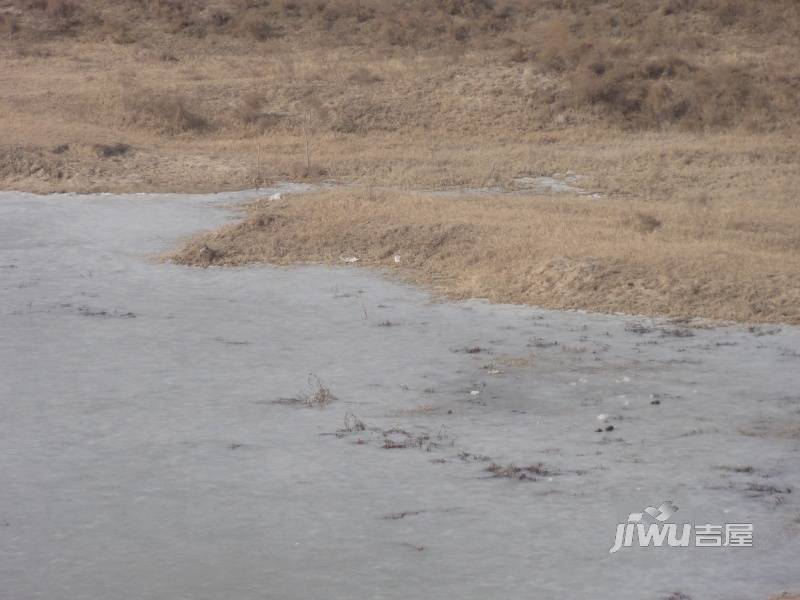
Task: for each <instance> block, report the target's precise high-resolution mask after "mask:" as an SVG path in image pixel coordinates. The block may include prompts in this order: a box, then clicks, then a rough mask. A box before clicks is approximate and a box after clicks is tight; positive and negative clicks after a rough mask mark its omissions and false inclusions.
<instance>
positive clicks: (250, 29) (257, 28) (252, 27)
mask: <svg viewBox="0 0 800 600" xmlns="http://www.w3.org/2000/svg"><path fill="white" fill-rule="evenodd" d="M242 27H243V29H244V31H246V32H247V33H248V34H249V35H250V36H251V37H253V38H255V39H256V40H258V41H260V42H264V41H266V40H268V39H271V38H273V37H276V36H277V30H276V29H275V27H273V25H272V23H271V22H270V20H269V19H268V18H267V17H266V16H265V15H258V14H251V15H247V16H246V17H245V18H244V20H243V22H242Z"/></svg>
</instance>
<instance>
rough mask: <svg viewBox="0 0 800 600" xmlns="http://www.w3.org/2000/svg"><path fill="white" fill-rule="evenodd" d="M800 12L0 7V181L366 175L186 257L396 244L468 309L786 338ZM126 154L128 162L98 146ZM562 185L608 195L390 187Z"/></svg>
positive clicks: (596, 7) (319, 256)
mask: <svg viewBox="0 0 800 600" xmlns="http://www.w3.org/2000/svg"><path fill="white" fill-rule="evenodd" d="M799 13H800V5H798V4H797V2H794V1H793V0H765V1H764V2H759V3H752V2H742V1H741V0H658V1H653V2H646V1H644V0H595V1H592V2H573V1H561V0H541V1H537V2H524V1H522V0H503V1H501V0H436V1H434V2H428V1H424V0H407V1H404V2H401V3H395V2H388V1H387V0H358V1H356V0H314V1H313V2H312V1H311V0H293V1H291V2H290V1H288V0H285V1H284V0H273V1H271V2H251V1H247V2H245V1H243V0H242V1H240V0H222V1H219V2H217V1H215V2H210V1H206V0H197V1H194V2H184V1H182V0H181V1H178V0H146V1H145V0H119V1H118V2H113V3H107V2H100V1H99V0H85V1H83V2H75V1H70V0H8V1H7V2H5V3H4V4H2V5H0V17H1V18H0V56H2V61H3V69H2V70H1V71H0V140H2V144H0V186H2V187H4V188H11V189H25V190H32V191H42V192H52V191H157V190H165V191H181V192H187V191H212V190H213V191H219V190H220V189H234V188H242V187H250V186H252V185H253V184H254V182H255V184H256V185H261V184H264V183H266V182H269V181H271V180H285V179H311V180H315V179H321V178H330V179H335V180H339V181H348V182H355V183H359V184H361V185H363V186H364V190H365V191H364V193H361V192H358V193H356V194H354V195H353V197H352V200H347V199H346V198H344V197H337V196H336V195H335V194H332V195H331V196H330V197H328V198H327V199H324V198H323V200H322V206H323V211H322V213H323V214H326V215H328V216H330V220H329V222H328V223H327V224H326V223H321V222H317V221H319V219H314V218H313V217H308V218H307V217H306V216H304V215H302V214H301V213H299V212H293V211H292V210H288V209H287V210H286V211H279V210H276V211H272V212H268V213H266V212H265V213H264V214H263V215H261V217H262V218H263V219H264V224H263V225H259V224H258V223H259V222H258V221H252V222H248V223H246V224H243V225H242V226H241V227H240V228H239V229H234V230H229V231H226V232H225V233H223V234H222V235H221V237H219V238H216V237H209V238H207V239H205V240H204V241H203V244H202V245H196V244H195V245H192V246H190V248H188V249H187V251H186V252H185V253H182V254H181V256H180V257H179V259H180V260H182V261H184V262H187V263H191V264H204V265H212V264H223V265H224V264H241V263H244V262H252V261H271V262H278V263H281V264H288V263H290V262H296V261H322V262H326V261H329V260H330V261H334V260H335V257H334V255H335V256H337V257H338V255H339V253H341V251H346V252H348V253H349V254H348V255H351V254H354V253H358V255H359V256H362V261H361V262H359V264H370V265H381V266H383V265H384V264H386V262H388V261H387V256H388V255H387V256H385V255H384V254H385V253H386V252H392V251H394V252H397V253H398V254H402V256H403V259H402V264H400V265H398V266H393V265H391V264H389V265H388V266H389V267H390V268H392V269H395V270H396V271H398V272H399V273H400V274H402V276H403V277H406V278H408V279H410V280H412V281H417V282H421V283H433V284H434V285H435V287H436V288H437V289H439V290H441V291H444V292H447V293H448V294H451V295H453V296H454V297H466V296H470V295H478V296H484V297H488V298H490V299H493V300H502V301H513V302H530V303H535V304H541V305H545V306H553V307H558V308H579V307H580V308H594V309H598V310H621V311H624V312H629V313H666V314H681V315H683V314H692V313H694V314H701V315H704V316H719V317H724V318H736V319H752V320H756V321H770V320H788V321H794V320H796V319H797V315H796V309H795V308H794V307H795V306H797V303H796V295H797V292H796V291H795V290H796V287H793V286H796V284H797V282H796V276H795V274H794V273H796V272H797V271H796V270H795V271H792V269H795V265H796V264H797V262H796V261H797V259H796V256H797V255H796V252H797V248H798V240H797V235H796V233H794V232H796V231H797V229H796V227H795V226H796V223H797V210H798V209H797V207H796V206H795V205H794V204H793V203H792V202H791V199H792V198H793V197H794V196H795V195H796V190H797V189H798V184H800V169H799V168H798V155H800V145H798V142H797V139H798V136H797V130H798V124H799V123H798V119H800V104H799V103H800V67H799V66H798V65H800V41H798V40H800V14H799ZM115 144H119V145H120V147H122V146H129V147H130V150H128V151H126V152H113V154H112V156H107V155H106V154H105V150H101V148H102V147H106V146H108V147H113V146H114V145H115ZM54 147H59V148H62V147H63V148H64V150H62V151H59V152H53V151H52V150H53V148H54ZM134 149H135V150H134ZM98 153H99V154H100V156H98ZM569 171H574V172H576V173H578V174H579V175H580V177H579V178H578V179H577V180H576V181H575V183H574V186H575V187H581V188H583V189H584V190H587V191H590V192H598V193H599V194H602V198H599V197H598V198H595V199H589V198H584V199H582V200H581V199H579V198H576V197H574V194H573V193H572V192H570V191H569V190H568V191H566V192H563V193H561V194H560V195H559V196H558V198H557V199H555V198H553V197H551V198H547V199H545V198H537V199H534V200H533V201H528V200H522V199H511V198H481V199H471V200H470V199H467V198H464V199H454V198H442V197H438V196H427V197H426V196H415V195H413V194H400V193H398V194H387V193H385V192H384V191H382V189H381V186H394V187H402V188H418V189H419V188H448V189H451V188H453V187H455V186H475V187H493V188H497V189H516V188H515V182H518V181H519V180H521V179H526V178H527V179H528V180H535V179H536V178H548V177H551V178H555V179H558V177H557V174H559V173H560V174H564V173H567V172H569ZM569 181H570V182H572V179H570V180H569ZM570 185H572V183H570ZM368 190H372V191H371V192H370V191H368ZM370 198H374V199H375V201H374V202H372V201H370ZM348 202H351V204H348ZM395 202H397V203H398V205H399V206H402V207H403V211H406V212H401V211H400V210H397V211H394V210H391V205H392V204H393V203H395ZM595 204H596V205H597V206H599V207H602V208H597V207H596V206H595ZM300 206H303V207H306V208H309V204H308V203H306V202H305V201H303V202H301V203H300ZM345 207H348V210H351V211H355V212H351V213H349V214H348V213H346V212H343V209H344V208H345ZM409 210H411V211H413V212H412V213H408V212H407V211H409ZM455 210H459V211H463V214H464V215H469V218H463V217H461V216H459V215H456V214H455V212H454V211H455ZM326 211H328V212H326ZM345 214H348V218H347V219H345V218H343V217H344V215H345ZM416 215H419V217H418V218H417V217H416ZM412 216H414V218H411V217H412ZM349 217H352V219H351V218H349ZM269 219H273V220H272V221H269ZM525 219H536V220H535V221H532V222H526V221H525ZM353 223H357V224H358V228H360V229H357V228H356V227H355V226H352V224H353ZM390 224H391V225H390ZM336 228H339V230H337V229H336ZM504 228H505V229H507V230H508V231H509V232H510V234H509V235H503V233H502V232H503V230H504ZM234 235H236V236H239V237H240V239H239V240H238V241H237V242H233V241H232V238H233V236H234ZM289 235H294V236H296V237H294V238H291V239H290V238H289V237H288V236H289ZM297 236H299V237H297ZM343 241H347V243H346V244H343V243H342V242H343ZM342 246H347V248H346V250H345V249H343V248H342ZM735 265H740V268H738V269H737V268H734V266H735Z"/></svg>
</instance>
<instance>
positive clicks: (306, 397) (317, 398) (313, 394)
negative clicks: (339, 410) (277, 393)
mask: <svg viewBox="0 0 800 600" xmlns="http://www.w3.org/2000/svg"><path fill="white" fill-rule="evenodd" d="M336 400H338V398H337V397H336V396H334V395H333V392H331V390H330V388H328V386H326V385H325V384H324V383H323V382H322V380H321V379H320V378H319V377H318V376H317V375H315V374H314V373H309V375H308V390H307V391H304V392H300V393H299V394H297V395H296V396H292V397H291V398H279V399H278V400H276V401H275V403H276V404H286V405H290V406H305V407H307V408H325V407H326V406H328V405H329V404H330V403H331V402H335V401H336ZM345 424H347V417H345Z"/></svg>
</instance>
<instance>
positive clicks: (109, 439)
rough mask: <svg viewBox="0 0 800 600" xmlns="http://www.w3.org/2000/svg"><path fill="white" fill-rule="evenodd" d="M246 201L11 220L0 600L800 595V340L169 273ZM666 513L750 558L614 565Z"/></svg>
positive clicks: (657, 558) (346, 284) (0, 245)
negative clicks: (165, 256) (312, 402)
mask: <svg viewBox="0 0 800 600" xmlns="http://www.w3.org/2000/svg"><path fill="white" fill-rule="evenodd" d="M270 192H271V191H268V192H266V193H270ZM252 195H253V193H249V194H248V193H244V194H227V195H217V196H177V195H127V196H112V195H100V196H73V195H66V196H49V197H41V196H34V195H28V194H20V193H1V194H0V597H1V598H3V599H4V600H5V599H8V600H26V599H30V598H46V599H69V600H81V599H92V600H101V599H102V600H109V599H112V600H113V599H130V598H141V599H154V600H155V599H159V600H161V599H166V598H169V599H180V598H183V599H209V600H212V599H221V598H224V599H226V600H244V599H251V598H252V599H273V598H274V599H298V600H299V599H304V600H305V599H314V598H320V599H322V598H325V599H342V600H352V599H357V598H370V599H373V598H392V599H394V598H397V599H404V600H405V599H407V598H424V599H439V598H442V599H445V598H447V599H449V598H458V599H480V600H485V599H486V598H502V599H529V598H592V599H609V600H611V599H614V600H624V599H637V600H638V599H650V598H653V599H658V598H666V597H668V596H669V595H670V594H673V593H676V592H680V593H683V594H686V595H688V596H690V597H691V598H693V599H694V600H698V599H703V598H710V599H717V598H719V599H723V598H724V599H726V600H731V599H753V598H763V599H766V598H767V597H768V596H769V595H771V594H775V593H778V592H781V591H784V590H789V591H791V590H800V502H798V497H799V496H800V491H798V490H797V489H796V488H797V485H798V479H800V330H798V329H797V328H791V327H785V326H775V327H767V326H762V327H758V328H754V329H753V330H752V331H751V330H749V329H748V328H747V327H745V326H737V327H717V328H709V329H701V328H689V327H686V326H684V325H681V324H676V323H669V322H666V321H653V320H650V319H642V318H634V317H620V316H600V315H590V314H581V313H562V312H554V311H545V310H537V309H532V308H524V307H509V306H497V305H489V304H486V303H482V302H477V301H474V302H464V303H441V302H434V301H432V300H431V299H430V298H429V297H428V296H427V295H426V294H425V293H423V292H421V291H419V290H416V289H414V288H411V287H407V286H404V285H400V284H397V283H393V282H390V281H387V280H386V279H385V278H382V277H381V276H380V275H378V274H375V273H371V272H369V271H366V270H361V269H358V268H357V267H352V266H343V267H340V268H322V267H303V268H294V269H278V268H272V267H266V266H265V267H252V268H241V269H206V270H203V269H197V268H186V267H181V266H176V265H172V264H163V263H158V262H154V261H152V260H151V257H152V256H153V255H154V254H157V253H159V252H162V251H164V250H166V249H168V248H170V247H172V246H173V245H174V244H175V243H176V242H177V240H179V239H180V238H181V237H182V236H186V235H189V234H191V233H193V232H196V231H198V230H202V229H204V228H209V227H214V226H217V225H219V224H221V223H224V222H226V221H228V220H230V219H232V218H235V215H234V214H233V213H232V212H231V211H230V210H229V208H227V205H228V204H229V203H231V202H235V201H237V200H240V199H244V198H246V197H248V196H252ZM310 373H314V374H315V375H316V376H317V377H319V378H320V379H321V380H322V381H323V382H324V384H325V385H326V386H328V387H329V388H330V390H331V392H332V393H333V394H335V396H336V397H337V400H335V401H333V402H331V403H330V404H329V405H327V406H326V407H323V408H308V407H305V406H303V405H302V404H297V403H296V402H295V401H294V400H293V399H297V398H298V397H302V394H303V393H306V392H309V391H313V390H310V388H309V384H308V382H307V380H308V378H309V374H310ZM312 383H313V381H312ZM348 413H351V414H353V415H355V416H356V417H357V419H358V420H359V421H360V422H361V423H363V425H364V429H363V430H360V427H359V425H358V423H357V422H356V421H355V420H354V419H353V418H352V417H347V421H348V424H349V429H350V430H351V431H346V430H344V429H345V420H346V415H348ZM598 417H600V418H598ZM611 426H613V430H609V431H606V429H607V428H609V427H611ZM597 429H600V430H601V431H599V432H598V431H596V430H597ZM492 462H494V463H496V464H499V465H503V466H507V465H509V464H514V465H517V466H519V467H527V466H529V465H539V463H541V467H539V468H538V469H533V470H529V471H524V473H525V474H526V477H525V479H522V480H520V479H518V478H512V477H495V476H493V473H492V472H491V471H488V470H487V467H489V465H490V464H491V463H492ZM665 500H672V501H673V502H674V503H675V504H676V505H677V506H679V510H678V512H677V513H676V514H675V515H673V517H672V518H671V521H674V522H676V523H692V524H724V523H752V524H753V528H754V538H753V541H754V546H753V547H752V548H747V547H744V548H736V547H725V548H697V547H685V548H684V547H660V548H653V547H647V548H640V547H632V548H623V549H621V550H620V551H619V552H616V553H614V554H612V553H610V552H609V549H610V548H611V546H612V544H613V542H614V535H615V529H616V526H617V524H618V523H621V522H625V521H626V519H627V518H628V514H629V513H631V512H641V511H642V510H643V509H644V508H645V507H646V506H659V505H660V504H661V503H662V502H663V501H665Z"/></svg>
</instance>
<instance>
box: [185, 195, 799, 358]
mask: <svg viewBox="0 0 800 600" xmlns="http://www.w3.org/2000/svg"><path fill="white" fill-rule="evenodd" d="M637 212H644V213H646V214H648V215H649V214H652V215H654V216H653V218H654V219H657V220H658V221H659V222H660V223H661V225H660V226H659V227H658V228H656V229H654V230H653V231H649V232H642V231H641V229H640V228H639V227H638V226H637V227H631V225H630V218H631V217H630V215H631V214H634V215H635V214H636V213H637ZM637 220H638V218H637ZM742 222H747V223H751V224H756V223H759V224H760V226H759V227H758V228H754V227H750V228H748V229H747V230H743V229H742V228H741V227H740V226H739V223H742ZM753 229H756V230H755V231H754V230H753ZM798 230H800V211H798V209H797V208H796V207H793V206H791V200H790V199H789V198H787V199H786V200H785V201H772V202H768V201H766V200H755V199H754V200H749V201H748V200H745V199H741V200H740V201H738V202H736V203H735V204H733V205H728V204H727V203H726V202H725V201H719V202H712V203H709V204H708V205H706V206H702V207H698V206H697V205H696V204H694V203H690V202H656V201H651V202H646V201H637V200H634V199H631V198H624V199H603V200H597V199H587V198H582V197H562V198H559V200H558V201H554V199H553V198H550V197H519V196H513V195H496V196H492V195H483V196H475V195H471V196H463V197H461V196H429V195H426V194H419V193H410V192H409V193H404V192H388V191H384V192H377V191H375V190H359V189H352V190H328V191H322V192H317V193H311V194H306V195H302V196H296V197H292V198H291V200H290V201H281V202H271V201H266V200H265V201H262V202H258V203H256V204H254V205H253V206H252V207H251V208H250V214H249V216H248V217H247V218H246V219H245V220H244V221H242V222H241V223H239V224H235V225H231V226H227V227H225V228H223V229H221V230H220V231H217V232H214V233H211V234H207V235H202V236H200V237H198V238H196V239H194V240H192V241H190V242H189V243H188V244H187V245H186V246H184V247H183V248H182V249H180V250H179V251H178V252H177V253H175V254H174V256H173V257H172V258H173V259H174V260H176V261H177V262H180V263H183V264H189V265H200V266H206V265H208V264H219V265H242V264H247V263H253V262H270V263H275V264H280V265H289V264H295V263H305V262H322V263H330V264H340V260H339V256H340V255H342V253H343V252H346V253H348V255H349V254H350V253H352V254H353V255H355V256H357V257H358V258H359V259H360V260H359V262H358V265H362V266H371V267H380V268H384V269H387V270H388V271H389V272H391V273H395V274H397V275H398V276H399V277H401V278H403V279H406V280H409V281H412V282H415V283H421V284H424V285H427V286H429V287H431V288H433V289H434V290H435V291H437V292H440V293H444V294H447V295H449V296H452V297H455V298H467V297H482V298H488V299H490V300H491V301H494V302H514V303H526V304H533V305H539V306H546V307H552V308H559V309H569V308H583V309H590V310H596V311H602V312H626V313H633V314H656V315H669V316H680V317H683V316H702V317H709V318H716V319H728V320H740V321H765V322H767V321H783V322H789V323H800V312H798V311H800V308H799V307H800V238H798V235H797V231H798ZM207 248H211V249H212V250H211V253H209V252H208V251H207V250H206V249H207ZM396 254H401V255H402V256H403V261H402V262H401V263H399V264H398V263H395V262H394V260H393V257H394V255H396ZM211 256H213V257H215V258H214V260H213V261H211V262H209V261H210V257H211ZM645 331H649V330H648V329H646V328H642V329H641V332H642V333H644V332H645ZM659 331H660V332H661V334H662V335H663V336H673V337H675V336H677V337H684V336H688V335H691V331H689V330H685V329H681V328H673V329H663V330H659ZM470 350H474V349H473V348H467V351H470Z"/></svg>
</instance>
